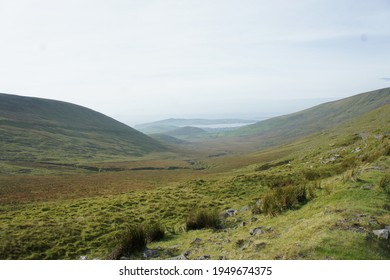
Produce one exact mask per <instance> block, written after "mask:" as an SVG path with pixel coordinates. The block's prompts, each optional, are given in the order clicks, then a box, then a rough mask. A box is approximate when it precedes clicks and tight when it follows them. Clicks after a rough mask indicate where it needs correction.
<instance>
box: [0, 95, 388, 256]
mask: <svg viewBox="0 0 390 280" xmlns="http://www.w3.org/2000/svg"><path fill="white" fill-rule="evenodd" d="M155 132H156V131H153V132H152V133H151V134H150V135H145V134H142V133H140V132H138V131H136V130H134V129H132V128H130V127H127V126H125V125H123V124H121V123H119V122H117V121H115V120H113V119H111V118H108V117H106V116H104V115H102V114H100V113H97V112H94V111H92V110H89V109H86V108H82V107H79V106H76V105H73V104H68V103H66V104H65V103H59V102H58V101H49V100H39V99H30V98H21V97H19V98H18V97H16V96H11V95H5V94H4V95H3V94H2V95H0V137H1V138H0V144H1V151H0V241H1V245H0V259H80V258H88V259H390V240H389V239H388V238H383V237H378V235H377V234H376V232H377V231H378V230H382V229H384V230H385V231H386V229H387V228H389V227H390V88H386V89H381V90H377V91H372V92H368V93H362V94H359V95H355V96H352V97H349V98H346V99H343V100H340V101H335V102H329V103H325V104H322V105H319V106H316V107H313V108H310V109H308V110H304V111H301V112H297V113H294V114H290V115H286V116H281V117H276V118H272V119H269V120H265V121H260V122H258V123H255V124H251V125H248V126H242V127H240V128H236V129H231V130H228V131H222V132H218V133H215V132H207V131H204V130H203V131H199V130H196V129H193V128H191V126H189V127H182V128H175V129H172V130H169V133H167V134H164V131H159V132H158V134H155ZM165 132H166V131H165ZM172 132H174V133H172ZM194 133H195V135H194ZM137 230H138V231H140V232H142V234H144V235H145V238H141V239H142V240H138V241H133V240H135V239H134V234H133V233H134V232H135V231H137ZM387 232H388V231H387ZM152 233H155V235H152ZM157 233H159V235H158V234H157Z"/></svg>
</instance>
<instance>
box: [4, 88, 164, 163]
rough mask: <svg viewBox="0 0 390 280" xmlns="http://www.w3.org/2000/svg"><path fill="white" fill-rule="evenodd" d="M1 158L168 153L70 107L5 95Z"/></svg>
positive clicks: (131, 131) (147, 139)
mask: <svg viewBox="0 0 390 280" xmlns="http://www.w3.org/2000/svg"><path fill="white" fill-rule="evenodd" d="M0 145H1V150H0V159H1V160H30V161H31V160H47V161H51V160H53V161H58V160H67V159H70V158H77V159H88V158H95V157H101V158H105V157H109V156H142V155H144V154H147V153H150V152H157V151H163V150H164V149H165V147H164V146H163V145H162V144H161V143H159V142H158V141H156V140H154V139H152V138H150V137H148V136H146V135H144V134H142V133H140V132H139V131H137V130H135V129H133V128H131V127H129V126H127V125H125V124H123V123H120V122H118V121H116V120H114V119H112V118H110V117H108V116H105V115H103V114H101V113H98V112H96V111H93V110H91V109H88V108H85V107H82V106H78V105H75V104H71V103H66V102H61V101H56V100H49V99H42V98H34V97H23V96H17V95H10V94H0Z"/></svg>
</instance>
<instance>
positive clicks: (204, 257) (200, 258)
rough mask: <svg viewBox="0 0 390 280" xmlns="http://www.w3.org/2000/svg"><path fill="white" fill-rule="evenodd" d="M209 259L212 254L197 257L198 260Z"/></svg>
mask: <svg viewBox="0 0 390 280" xmlns="http://www.w3.org/2000/svg"><path fill="white" fill-rule="evenodd" d="M209 259H210V255H203V256H200V257H199V258H197V260H209Z"/></svg>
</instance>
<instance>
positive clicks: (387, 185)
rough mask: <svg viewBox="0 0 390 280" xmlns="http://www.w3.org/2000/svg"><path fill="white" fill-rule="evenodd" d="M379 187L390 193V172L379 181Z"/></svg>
mask: <svg viewBox="0 0 390 280" xmlns="http://www.w3.org/2000/svg"><path fill="white" fill-rule="evenodd" d="M379 187H380V188H381V189H383V190H384V191H385V192H386V193H387V194H390V174H386V175H384V176H383V177H382V179H381V180H380V181H379Z"/></svg>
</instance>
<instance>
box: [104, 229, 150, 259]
mask: <svg viewBox="0 0 390 280" xmlns="http://www.w3.org/2000/svg"><path fill="white" fill-rule="evenodd" d="M146 237H147V234H146V231H145V228H144V227H143V226H141V225H136V226H130V227H128V228H127V230H126V232H125V234H124V235H123V236H122V237H121V238H120V240H119V245H118V247H117V248H116V249H115V250H114V252H113V253H112V254H111V256H110V257H109V258H110V259H120V258H121V257H123V256H129V255H132V254H134V253H136V252H139V251H141V250H143V249H144V248H145V247H146Z"/></svg>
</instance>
